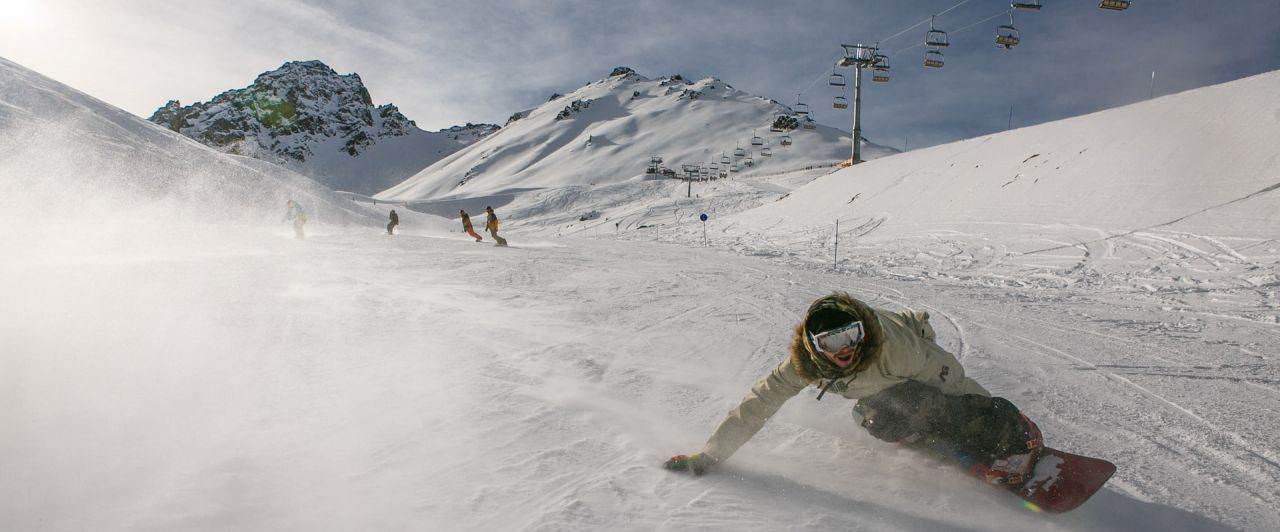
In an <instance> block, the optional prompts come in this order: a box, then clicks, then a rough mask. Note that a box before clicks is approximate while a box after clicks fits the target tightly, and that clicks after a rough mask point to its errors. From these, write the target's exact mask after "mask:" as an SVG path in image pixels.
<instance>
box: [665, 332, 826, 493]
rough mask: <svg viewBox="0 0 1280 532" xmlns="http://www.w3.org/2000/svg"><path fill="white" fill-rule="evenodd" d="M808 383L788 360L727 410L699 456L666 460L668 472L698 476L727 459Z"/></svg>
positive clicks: (682, 456) (789, 359)
mask: <svg viewBox="0 0 1280 532" xmlns="http://www.w3.org/2000/svg"><path fill="white" fill-rule="evenodd" d="M808 384H809V383H808V382H807V381H806V380H805V379H804V378H803V377H801V376H800V374H799V373H798V372H797V371H796V370H795V367H794V366H792V361H791V358H790V357H787V358H786V359H785V360H783V362H782V363H781V364H779V365H778V367H777V368H774V370H773V371H771V372H770V373H769V375H768V376H766V377H765V378H763V379H760V380H759V381H758V382H756V384H755V386H752V387H751V391H750V392H748V393H747V396H746V397H744V398H742V402H741V403H738V406H737V408H734V409H733V410H731V411H729V415H728V416H726V417H725V418H724V421H721V422H720V426H719V427H717V428H716V431H715V432H714V433H713V434H712V435H711V438H709V439H708V440H707V444H706V446H705V447H703V448H702V452H701V453H698V454H695V455H692V456H684V455H680V456H676V457H673V458H672V459H671V460H668V461H667V463H666V467H667V469H673V470H678V471H681V470H685V469H689V470H692V471H693V472H694V473H695V474H701V473H702V470H703V469H705V468H706V467H707V466H710V465H714V464H716V463H719V462H722V461H724V460H726V459H728V458H729V457H730V456H732V455H733V453H734V452H736V451H737V450H738V448H739V447H742V445H743V444H744V443H746V442H747V440H750V439H751V437H752V436H755V434H756V432H758V431H759V430H760V428H761V427H763V426H764V423H765V422H766V421H768V420H769V418H770V417H772V416H773V414H774V413H776V412H777V411H778V409H779V408H782V405H783V403H786V402H787V399H790V398H792V397H795V395H796V394H798V393H800V390H803V389H804V387H805V386H808Z"/></svg>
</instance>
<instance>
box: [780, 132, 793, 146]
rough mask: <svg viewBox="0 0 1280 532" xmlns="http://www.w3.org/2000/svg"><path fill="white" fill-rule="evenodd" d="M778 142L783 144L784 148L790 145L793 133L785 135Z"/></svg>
mask: <svg viewBox="0 0 1280 532" xmlns="http://www.w3.org/2000/svg"><path fill="white" fill-rule="evenodd" d="M778 144H781V145H782V147H783V148H786V147H788V146H790V145H791V135H783V136H782V138H781V139H779V140H778Z"/></svg>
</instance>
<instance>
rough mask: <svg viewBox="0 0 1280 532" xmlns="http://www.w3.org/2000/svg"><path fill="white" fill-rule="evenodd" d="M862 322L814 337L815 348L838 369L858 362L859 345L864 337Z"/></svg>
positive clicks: (814, 335)
mask: <svg viewBox="0 0 1280 532" xmlns="http://www.w3.org/2000/svg"><path fill="white" fill-rule="evenodd" d="M864 334H865V333H864V331H863V328H862V322H860V321H855V322H853V323H850V324H848V325H843V326H840V327H838V328H835V329H832V330H830V331H823V332H820V333H817V334H813V335H812V340H813V347H814V348H815V349H817V350H818V352H820V353H822V355H823V356H825V357H827V360H830V361H831V363H832V364H835V365H836V367H838V368H840V369H844V368H847V367H849V366H850V365H852V364H853V363H854V361H855V360H857V358H858V357H857V354H858V345H859V344H860V343H862V337H863V335H864Z"/></svg>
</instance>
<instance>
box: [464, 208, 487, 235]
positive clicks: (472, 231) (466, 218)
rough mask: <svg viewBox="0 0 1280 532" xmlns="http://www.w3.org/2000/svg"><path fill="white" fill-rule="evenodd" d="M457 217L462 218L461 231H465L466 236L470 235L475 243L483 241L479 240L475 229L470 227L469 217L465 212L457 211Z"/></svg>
mask: <svg viewBox="0 0 1280 532" xmlns="http://www.w3.org/2000/svg"><path fill="white" fill-rule="evenodd" d="M458 215H459V216H461V217H462V230H463V231H466V232H467V234H468V235H471V238H474V239H476V242H479V241H481V240H484V239H483V238H480V235H477V234H476V228H474V227H472V226H471V216H469V215H467V211H465V210H462V209H459V210H458Z"/></svg>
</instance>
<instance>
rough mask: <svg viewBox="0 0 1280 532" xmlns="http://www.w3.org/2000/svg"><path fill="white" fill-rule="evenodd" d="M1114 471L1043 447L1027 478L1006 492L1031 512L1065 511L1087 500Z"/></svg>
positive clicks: (1096, 460) (1105, 463)
mask: <svg viewBox="0 0 1280 532" xmlns="http://www.w3.org/2000/svg"><path fill="white" fill-rule="evenodd" d="M1115 472H1116V465H1115V464H1113V463H1111V462H1108V461H1106V460H1102V459H1099V458H1090V457H1088V456H1080V455H1078V454H1071V453H1068V452H1064V451H1059V450H1057V449H1053V448H1050V447H1045V448H1044V450H1043V451H1041V453H1040V459H1039V460H1037V461H1036V466H1035V469H1034V471H1033V472H1032V474H1031V479H1030V480H1028V481H1026V482H1024V483H1022V484H1021V485H1018V486H1016V487H1009V488H1007V489H1008V490H1009V491H1011V492H1013V494H1014V495H1017V496H1018V497H1020V498H1022V500H1024V501H1026V503H1024V506H1026V507H1027V508H1028V509H1030V510H1032V511H1036V512H1041V511H1043V512H1049V513H1062V512H1069V511H1071V510H1074V509H1075V508H1076V507H1078V506H1080V505H1081V504H1084V502H1085V501H1087V500H1089V497H1092V496H1093V494H1094V493H1096V492H1097V491H1098V490H1099V489H1101V488H1102V485H1103V484H1106V483H1107V480H1108V479H1110V478H1111V475H1113V474H1115Z"/></svg>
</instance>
